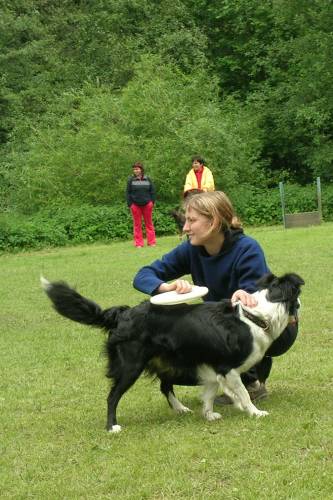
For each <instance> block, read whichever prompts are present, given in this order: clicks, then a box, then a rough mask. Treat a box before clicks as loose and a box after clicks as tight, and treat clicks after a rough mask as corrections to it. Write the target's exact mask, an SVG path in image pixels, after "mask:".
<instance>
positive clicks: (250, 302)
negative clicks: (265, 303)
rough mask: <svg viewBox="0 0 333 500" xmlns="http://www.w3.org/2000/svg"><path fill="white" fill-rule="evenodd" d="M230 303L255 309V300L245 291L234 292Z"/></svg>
mask: <svg viewBox="0 0 333 500" xmlns="http://www.w3.org/2000/svg"><path fill="white" fill-rule="evenodd" d="M231 301H232V302H237V301H239V302H241V303H242V304H243V305H244V306H247V307H255V306H256V305H257V300H256V298H255V297H254V296H253V295H251V294H250V293H247V292H246V291H245V290H236V291H235V292H234V293H233V294H232V297H231Z"/></svg>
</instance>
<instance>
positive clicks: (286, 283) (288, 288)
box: [268, 273, 305, 302]
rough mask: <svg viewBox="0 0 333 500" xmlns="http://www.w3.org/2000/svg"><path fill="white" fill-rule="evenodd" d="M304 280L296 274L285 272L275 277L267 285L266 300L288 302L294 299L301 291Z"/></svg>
mask: <svg viewBox="0 0 333 500" xmlns="http://www.w3.org/2000/svg"><path fill="white" fill-rule="evenodd" d="M304 284H305V283H304V280H303V278H301V277H300V276H299V275H298V274H295V273H287V274H284V275H283V276H281V277H280V278H276V280H275V281H274V280H273V282H272V283H271V284H270V286H269V287H268V300H270V301H271V302H288V301H291V300H295V299H296V298H297V297H298V296H299V294H300V293H301V286H302V285H304Z"/></svg>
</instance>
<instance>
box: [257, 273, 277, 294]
mask: <svg viewBox="0 0 333 500" xmlns="http://www.w3.org/2000/svg"><path fill="white" fill-rule="evenodd" d="M276 279H277V278H276V276H275V275H274V274H272V273H266V274H264V275H263V276H262V277H261V278H259V279H258V281H257V282H256V285H257V288H258V290H263V289H264V288H268V287H269V285H271V284H272V283H273V281H274V280H276Z"/></svg>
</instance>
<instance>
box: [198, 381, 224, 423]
mask: <svg viewBox="0 0 333 500" xmlns="http://www.w3.org/2000/svg"><path fill="white" fill-rule="evenodd" d="M218 389H219V384H218V382H217V381H216V382H212V381H211V382H206V383H205V384H204V386H203V391H202V401H203V408H202V414H203V416H204V418H205V419H206V420H208V421H209V422H211V421H213V420H218V419H220V418H222V415H221V413H218V412H216V411H214V409H213V405H214V400H215V397H216V394H217V391H218Z"/></svg>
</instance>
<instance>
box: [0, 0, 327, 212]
mask: <svg viewBox="0 0 333 500" xmlns="http://www.w3.org/2000/svg"><path fill="white" fill-rule="evenodd" d="M1 14H2V15H1V18H0V28H1V29H0V48H1V51H0V74H1V77H0V83H1V90H0V153H1V154H0V209H1V210H13V209H14V210H21V211H23V212H24V213H34V212H36V211H38V210H39V209H40V208H42V207H45V206H46V205H47V203H48V202H51V203H54V202H62V203H68V204H77V203H88V204H94V205H98V204H101V205H103V204H109V203H114V202H117V201H119V200H120V199H121V198H122V197H123V189H124V183H125V181H126V177H127V175H128V170H129V166H130V164H131V163H132V162H133V161H134V160H138V159H141V160H143V161H144V162H145V163H146V165H147V169H148V170H149V173H150V174H151V175H152V177H153V178H154V180H155V181H156V184H157V187H158V189H159V191H160V192H161V193H163V199H164V200H165V201H167V202H175V200H176V199H177V198H178V197H179V195H180V191H181V186H182V183H183V180H184V176H185V173H186V170H187V169H188V167H189V158H190V156H191V155H192V154H196V153H198V154H202V155H203V156H204V157H205V158H206V160H207V162H208V164H209V166H210V167H211V168H212V170H213V172H214V175H215V177H216V180H217V186H218V188H219V189H224V190H231V189H234V188H235V187H236V186H238V185H242V186H243V187H244V188H246V187H247V186H250V188H251V189H252V187H256V186H260V187H261V188H262V189H266V187H273V186H275V185H276V184H277V183H278V182H279V181H280V180H283V181H285V182H291V183H298V184H301V185H306V184H309V183H311V182H312V180H313V178H315V177H316V176H318V175H319V176H320V177H321V178H322V181H323V182H331V181H332V180H333V169H332V161H333V144H332V123H333V120H332V114H333V108H332V103H333V98H332V88H333V85H332V75H331V71H330V66H331V61H332V57H333V37H332V29H331V27H332V22H333V3H332V2H331V1H330V0H313V1H312V2H308V1H307V0H298V1H297V2H290V1H289V0H276V1H272V0H238V1H237V2H235V1H233V0H209V1H208V0H165V1H164V2H159V1H153V2H152V1H148V0H108V1H106V0H99V1H98V2H91V0H87V1H85V2H78V1H74V0H64V1H59V0H55V1H54V2H50V1H46V0H16V1H15V2H9V1H8V0H2V1H1Z"/></svg>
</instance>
